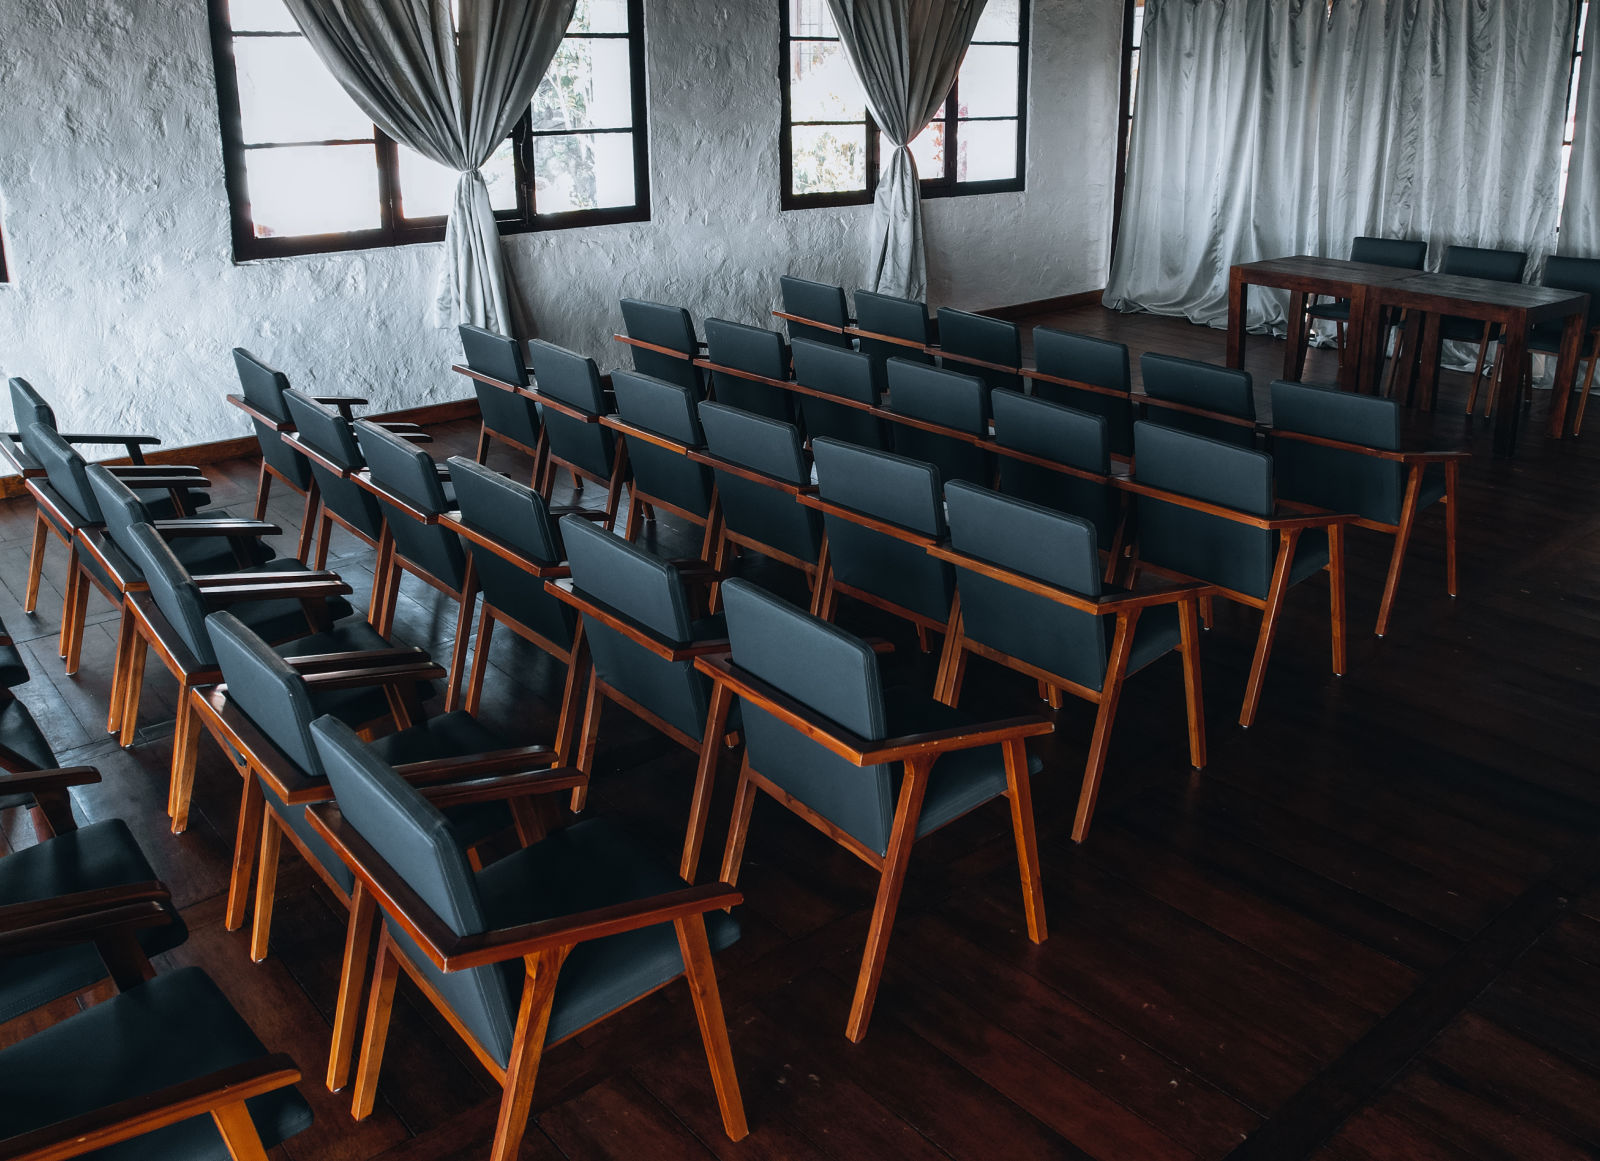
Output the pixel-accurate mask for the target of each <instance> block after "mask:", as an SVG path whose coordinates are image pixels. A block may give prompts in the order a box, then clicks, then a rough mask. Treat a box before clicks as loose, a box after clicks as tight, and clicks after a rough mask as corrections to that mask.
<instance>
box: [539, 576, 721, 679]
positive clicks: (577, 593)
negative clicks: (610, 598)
mask: <svg viewBox="0 0 1600 1161" xmlns="http://www.w3.org/2000/svg"><path fill="white" fill-rule="evenodd" d="M544 587H545V591H546V592H548V593H549V594H550V595H551V596H553V597H555V598H556V600H558V601H560V602H562V603H563V604H566V605H570V606H572V607H573V608H574V609H577V610H578V612H580V613H582V614H583V615H584V616H585V617H588V618H590V619H592V620H595V621H598V622H599V623H600V624H602V625H604V626H606V628H608V629H612V630H615V631H616V632H618V633H621V634H622V635H623V636H624V637H626V638H628V640H630V641H632V642H633V643H634V644H636V645H638V646H640V647H641V648H644V649H647V650H649V651H650V652H651V653H653V654H655V655H656V656H657V657H659V658H661V660H663V661H692V660H694V659H695V658H697V657H702V656H705V655H707V654H715V653H723V652H726V651H727V648H728V643H727V642H726V641H713V642H692V641H691V642H677V641H669V640H668V639H667V638H665V637H663V636H661V635H660V634H659V633H657V632H655V631H654V630H652V629H649V628H647V627H646V626H644V625H641V624H640V623H639V622H638V621H635V620H634V619H633V618H632V617H629V616H627V615H626V614H625V613H622V612H619V611H618V610H616V609H613V608H612V607H611V606H610V605H606V604H602V603H601V602H599V601H597V600H595V599H594V598H593V597H591V596H589V594H587V593H585V592H583V591H582V590H581V589H579V588H577V587H575V586H574V585H573V583H572V579H571V578H570V577H566V578H562V579H560V580H547V581H545V582H544Z"/></svg>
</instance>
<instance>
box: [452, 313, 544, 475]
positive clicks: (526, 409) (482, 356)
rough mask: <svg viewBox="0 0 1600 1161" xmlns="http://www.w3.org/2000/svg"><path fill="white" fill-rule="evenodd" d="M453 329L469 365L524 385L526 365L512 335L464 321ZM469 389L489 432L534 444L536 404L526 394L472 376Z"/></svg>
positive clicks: (503, 379) (536, 437) (482, 371)
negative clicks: (476, 400) (457, 335)
mask: <svg viewBox="0 0 1600 1161" xmlns="http://www.w3.org/2000/svg"><path fill="white" fill-rule="evenodd" d="M456 331H457V333H459V334H460V336H461V349H462V352H463V353H464V354H465V356H466V359H467V366H468V367H469V368H471V369H472V370H474V371H476V372H478V374H480V375H487V376H489V377H490V378H491V379H498V380H500V382H502V383H510V384H513V385H514V386H517V387H525V386H527V384H528V368H527V365H526V364H525V363H523V361H522V348H521V347H520V346H519V345H518V344H517V340H516V339H513V338H510V337H508V336H506V335H497V334H495V333H494V332H493V331H490V330H485V329H484V328H483V327H475V326H471V325H470V324H467V323H462V324H461V325H460V326H458V327H457V328H456ZM472 389H473V391H474V392H475V393H476V394H477V396H478V413H479V414H480V415H481V416H482V417H483V426H484V427H485V428H486V429H487V430H488V431H489V432H490V433H491V434H497V435H503V436H505V437H506V438H508V439H513V440H515V441H516V442H518V443H520V444H522V445H523V446H524V447H530V448H531V447H537V446H538V444H539V407H538V404H536V403H534V401H533V400H532V399H529V398H528V397H527V396H526V395H518V394H517V393H516V392H514V391H507V390H506V389H505V388H504V387H496V386H494V385H493V384H491V383H480V382H479V381H478V380H476V379H474V380H472Z"/></svg>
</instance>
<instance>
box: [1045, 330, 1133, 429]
mask: <svg viewBox="0 0 1600 1161" xmlns="http://www.w3.org/2000/svg"><path fill="white" fill-rule="evenodd" d="M1033 363H1034V366H1036V367H1037V368H1038V369H1039V370H1040V371H1043V372H1044V373H1045V374H1046V375H1054V376H1056V377H1057V378H1059V379H1072V380H1074V381H1075V382H1078V383H1088V384H1090V385H1091V386H1094V387H1109V388H1111V389H1112V390H1113V391H1119V392H1121V393H1122V395H1123V398H1120V399H1119V398H1113V397H1112V396H1109V395H1100V394H1097V393H1095V392H1093V391H1079V390H1076V389H1075V388H1072V387H1063V386H1062V385H1061V384H1059V383H1041V382H1039V381H1038V380H1035V381H1034V384H1033V393H1034V395H1035V396H1037V397H1038V398H1040V399H1048V400H1049V401H1050V402H1052V403H1065V404H1066V405H1067V406H1068V407H1075V408H1077V409H1078V410H1079V411H1087V412H1088V413H1089V414H1091V415H1102V416H1104V417H1105V421H1106V426H1107V428H1108V431H1109V435H1110V437H1111V454H1112V455H1116V456H1126V455H1129V454H1130V453H1132V451H1133V401H1132V400H1131V399H1129V398H1127V396H1128V394H1129V392H1131V391H1132V390H1133V376H1132V373H1131V372H1130V371H1129V366H1128V345H1127V344H1126V343H1114V342H1112V341H1111V340H1110V339H1097V338H1095V337H1094V336H1092V335H1079V334H1074V333H1073V332H1071V331H1060V330H1056V329H1055V328H1054V327H1034V328H1033Z"/></svg>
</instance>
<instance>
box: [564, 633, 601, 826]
mask: <svg viewBox="0 0 1600 1161" xmlns="http://www.w3.org/2000/svg"><path fill="white" fill-rule="evenodd" d="M604 709H605V693H604V691H603V690H602V689H601V688H600V675H599V674H598V673H596V672H595V671H594V667H593V666H592V665H591V666H590V667H589V692H588V696H587V697H585V698H584V702H583V733H582V735H581V736H580V737H579V739H578V760H577V762H576V763H574V765H576V766H577V767H578V769H579V770H581V771H583V776H584V784H583V785H582V786H574V787H573V788H572V811H573V813H574V814H576V813H577V812H578V811H580V810H582V809H583V808H584V805H585V804H586V803H587V802H588V801H589V782H588V780H589V779H591V778H593V777H594V750H595V742H596V741H597V740H598V739H599V737H600V715H601V713H602V712H603V711H604Z"/></svg>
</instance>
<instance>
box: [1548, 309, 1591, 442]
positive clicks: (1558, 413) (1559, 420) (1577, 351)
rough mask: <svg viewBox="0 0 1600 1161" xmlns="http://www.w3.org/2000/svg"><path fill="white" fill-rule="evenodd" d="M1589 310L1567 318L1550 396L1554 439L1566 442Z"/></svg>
mask: <svg viewBox="0 0 1600 1161" xmlns="http://www.w3.org/2000/svg"><path fill="white" fill-rule="evenodd" d="M1587 316H1588V311H1587V310H1579V311H1573V312H1572V313H1571V314H1569V315H1568V316H1567V322H1566V326H1565V327H1563V328H1562V331H1561V356H1560V358H1559V359H1557V361H1556V381H1555V383H1554V385H1553V386H1552V389H1551V390H1552V394H1551V397H1550V438H1551V439H1563V438H1565V437H1566V434H1567V407H1568V406H1569V405H1570V404H1571V401H1572V389H1573V387H1574V385H1576V383H1577V381H1578V359H1579V356H1580V355H1581V354H1582V352H1583V328H1584V323H1585V320H1586V318H1587Z"/></svg>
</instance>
